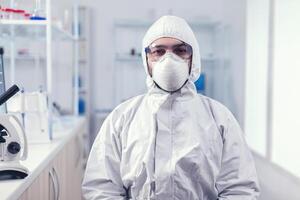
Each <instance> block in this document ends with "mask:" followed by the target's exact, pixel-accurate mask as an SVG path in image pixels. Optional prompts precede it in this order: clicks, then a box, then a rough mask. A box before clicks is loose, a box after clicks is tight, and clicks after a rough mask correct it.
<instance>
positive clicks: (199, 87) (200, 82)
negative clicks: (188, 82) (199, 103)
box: [195, 73, 205, 95]
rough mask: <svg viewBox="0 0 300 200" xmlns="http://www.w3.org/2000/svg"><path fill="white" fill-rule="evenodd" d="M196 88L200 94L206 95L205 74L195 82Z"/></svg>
mask: <svg viewBox="0 0 300 200" xmlns="http://www.w3.org/2000/svg"><path fill="white" fill-rule="evenodd" d="M195 86H196V89H197V92H198V93H201V94H204V95H205V74H203V73H201V75H200V77H199V78H198V80H197V81H196V82H195Z"/></svg>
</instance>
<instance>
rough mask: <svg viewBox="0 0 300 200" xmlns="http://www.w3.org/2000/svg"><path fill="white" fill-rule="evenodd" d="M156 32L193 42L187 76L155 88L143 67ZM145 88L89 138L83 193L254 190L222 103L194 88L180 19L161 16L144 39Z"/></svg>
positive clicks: (210, 198) (208, 194) (196, 64)
mask: <svg viewBox="0 0 300 200" xmlns="http://www.w3.org/2000/svg"><path fill="white" fill-rule="evenodd" d="M162 37H172V38H176V39H179V40H181V41H183V42H185V43H187V44H189V45H191V46H192V48H193V56H192V63H191V67H192V69H191V73H190V76H189V79H188V82H187V83H186V84H185V85H184V86H183V87H182V88H181V89H180V90H179V91H177V92H175V93H168V92H165V91H163V90H161V89H159V88H158V87H157V86H156V84H155V83H154V82H153V80H152V78H151V76H150V75H149V72H148V67H147V60H146V59H147V58H146V55H145V51H144V49H145V47H147V46H149V45H150V44H151V43H152V42H153V41H155V40H156V39H158V38H162ZM142 58H143V64H144V67H145V70H146V72H147V74H148V76H147V86H148V92H147V93H146V94H144V95H140V96H137V97H134V98H131V99H129V100H127V101H126V102H124V103H122V104H120V105H119V106H117V107H116V108H115V109H114V110H113V111H112V112H111V113H110V115H109V116H108V117H107V118H106V120H105V121H104V123H103V125H102V127H101V129H100V132H99V134H98V136H97V137H96V139H95V142H94V144H93V147H92V150H91V153H90V156H89V159H88V164H87V168H86V173H85V177H84V180H83V185H82V189H83V195H84V197H85V198H86V199H105V200H108V199H110V200H118V199H159V200H168V199H176V200H197V199H198V200H217V199H219V200H225V199H228V200H248V199H249V200H250V199H251V200H252V199H256V198H257V196H258V193H259V187H258V180H257V175H256V169H255V166H254V162H253V158H252V155H251V153H250V152H249V150H248V148H247V145H246V143H245V141H244V138H243V134H242V130H241V128H240V127H239V125H238V123H237V121H236V120H235V118H234V116H233V115H232V114H231V112H230V111H229V110H228V109H227V108H226V107H224V106H223V105H222V104H220V103H218V102H217V101H215V100H212V99H210V98H208V97H206V96H203V95H200V94H197V92H196V88H195V85H194V81H196V80H197V79H198V77H199V75H200V68H201V66H200V53H199V47H198V43H197V40H196V38H195V36H194V34H193V32H192V30H191V29H190V27H189V25H188V24H187V23H186V21H185V20H183V19H181V18H179V17H175V16H163V17H161V18H160V19H159V20H158V21H156V22H155V23H154V24H153V25H152V26H151V27H150V29H149V30H148V32H147V33H146V35H145V37H144V39H143V51H142Z"/></svg>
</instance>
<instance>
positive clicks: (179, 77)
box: [152, 53, 189, 92]
mask: <svg viewBox="0 0 300 200" xmlns="http://www.w3.org/2000/svg"><path fill="white" fill-rule="evenodd" d="M153 64H154V65H153V67H152V78H153V80H154V82H155V83H156V84H157V85H158V86H159V87H160V88H161V89H163V90H165V91H168V92H175V91H177V90H179V89H180V88H181V87H182V86H183V85H184V84H185V83H186V81H187V79H188V78H189V63H188V60H183V59H182V58H180V57H179V56H177V55H175V54H173V53H166V54H165V55H164V56H163V57H162V58H160V60H158V61H156V62H153Z"/></svg>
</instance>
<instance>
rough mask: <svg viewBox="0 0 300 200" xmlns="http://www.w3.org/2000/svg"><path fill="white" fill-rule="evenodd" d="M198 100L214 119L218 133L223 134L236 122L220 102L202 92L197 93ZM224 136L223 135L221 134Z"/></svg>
mask: <svg viewBox="0 0 300 200" xmlns="http://www.w3.org/2000/svg"><path fill="white" fill-rule="evenodd" d="M198 97H199V99H200V101H201V102H202V103H203V106H204V107H205V110H206V111H207V112H208V113H209V114H210V115H211V117H212V118H213V119H214V121H215V123H216V125H217V127H218V129H219V130H220V133H221V134H223V133H224V132H226V130H224V129H227V128H228V127H229V126H230V125H232V124H237V125H238V122H237V120H236V119H235V117H234V115H233V114H232V112H231V111H230V110H229V109H228V108H227V107H226V106H225V105H223V104H222V103H221V102H219V101H217V100H214V99H212V98H210V97H207V96H205V95H202V94H198ZM222 137H225V135H222Z"/></svg>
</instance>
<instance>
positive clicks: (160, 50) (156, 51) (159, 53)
mask: <svg viewBox="0 0 300 200" xmlns="http://www.w3.org/2000/svg"><path fill="white" fill-rule="evenodd" d="M165 53H166V50H165V49H163V48H155V49H153V50H152V51H151V54H152V55H154V56H162V55H164V54H165Z"/></svg>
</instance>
